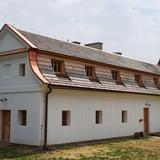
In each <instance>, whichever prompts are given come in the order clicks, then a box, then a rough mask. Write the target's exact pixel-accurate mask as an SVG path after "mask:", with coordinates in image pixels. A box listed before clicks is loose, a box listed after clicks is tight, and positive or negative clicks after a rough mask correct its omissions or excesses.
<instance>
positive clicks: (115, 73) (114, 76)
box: [111, 70, 121, 84]
mask: <svg viewBox="0 0 160 160" xmlns="http://www.w3.org/2000/svg"><path fill="white" fill-rule="evenodd" d="M111 74H112V79H113V80H114V81H115V82H116V83H118V84H121V78H120V73H119V71H114V70H112V71H111Z"/></svg>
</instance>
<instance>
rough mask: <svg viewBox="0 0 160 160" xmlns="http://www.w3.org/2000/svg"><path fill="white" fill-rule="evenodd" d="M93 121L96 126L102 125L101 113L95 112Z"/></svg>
mask: <svg viewBox="0 0 160 160" xmlns="http://www.w3.org/2000/svg"><path fill="white" fill-rule="evenodd" d="M95 120H96V121H95V122H96V124H102V111H96V112H95Z"/></svg>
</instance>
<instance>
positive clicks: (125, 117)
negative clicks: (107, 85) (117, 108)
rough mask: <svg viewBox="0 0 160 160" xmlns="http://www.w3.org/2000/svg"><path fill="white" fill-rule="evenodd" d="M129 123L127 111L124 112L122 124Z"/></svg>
mask: <svg viewBox="0 0 160 160" xmlns="http://www.w3.org/2000/svg"><path fill="white" fill-rule="evenodd" d="M126 122H127V111H122V123H126Z"/></svg>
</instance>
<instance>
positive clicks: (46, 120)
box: [43, 85, 52, 149]
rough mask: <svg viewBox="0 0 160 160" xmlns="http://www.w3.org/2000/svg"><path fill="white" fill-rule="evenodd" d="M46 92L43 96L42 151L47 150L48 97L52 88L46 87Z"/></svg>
mask: <svg viewBox="0 0 160 160" xmlns="http://www.w3.org/2000/svg"><path fill="white" fill-rule="evenodd" d="M48 89H49V90H48V92H47V93H46V96H45V113H44V116H45V117H44V145H43V149H48V148H47V135H48V96H49V94H50V93H51V92H52V88H51V87H50V86H49V85H48Z"/></svg>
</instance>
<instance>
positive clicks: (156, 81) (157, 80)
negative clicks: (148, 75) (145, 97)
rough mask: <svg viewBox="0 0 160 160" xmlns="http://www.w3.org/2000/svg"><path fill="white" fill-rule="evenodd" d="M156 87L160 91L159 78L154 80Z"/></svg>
mask: <svg viewBox="0 0 160 160" xmlns="http://www.w3.org/2000/svg"><path fill="white" fill-rule="evenodd" d="M153 80H154V84H155V86H156V87H157V88H158V89H160V82H159V79H158V78H153Z"/></svg>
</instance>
